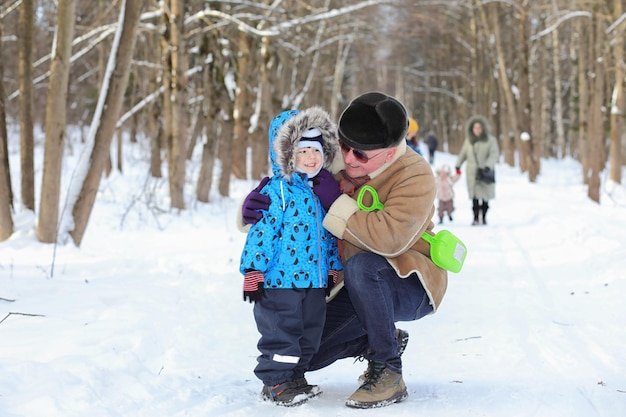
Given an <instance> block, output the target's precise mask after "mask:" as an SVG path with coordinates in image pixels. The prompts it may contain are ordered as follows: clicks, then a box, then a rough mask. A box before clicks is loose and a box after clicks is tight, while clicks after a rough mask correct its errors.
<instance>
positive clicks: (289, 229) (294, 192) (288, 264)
mask: <svg viewBox="0 0 626 417" xmlns="http://www.w3.org/2000/svg"><path fill="white" fill-rule="evenodd" d="M269 141H270V150H269V156H270V161H271V165H272V172H273V176H272V177H271V178H270V179H269V181H267V182H266V184H265V185H264V186H263V188H262V189H261V190H260V193H261V194H263V195H266V196H268V197H269V201H270V203H269V208H268V210H267V212H266V213H264V215H263V217H262V218H261V219H260V220H259V221H258V222H257V223H256V224H254V225H252V227H251V228H250V230H249V231H248V236H247V239H246V243H245V246H244V249H243V252H242V255H241V264H240V271H241V273H242V274H244V300H246V299H249V301H250V302H254V307H253V311H254V319H255V321H256V325H257V329H258V331H259V333H260V334H261V338H260V339H259V342H258V344H257V347H258V349H259V351H260V352H261V355H260V356H259V357H258V358H257V362H258V364H257V366H256V367H255V369H254V373H255V375H256V376H257V377H258V378H259V379H260V380H261V381H263V389H262V391H261V399H262V400H264V401H269V402H273V403H274V404H276V405H283V406H292V405H299V404H302V403H304V402H305V401H307V400H308V399H309V398H311V397H314V396H316V395H319V394H320V393H321V390H320V388H319V387H318V386H317V385H310V384H309V383H308V382H307V380H306V379H305V377H304V373H305V371H306V370H307V369H308V368H309V364H310V360H311V358H312V357H313V355H314V354H315V353H317V351H318V349H319V345H320V341H321V337H322V330H323V329H324V322H325V319H326V293H327V290H329V288H330V287H332V285H333V284H334V283H335V282H336V280H337V276H338V271H341V270H343V266H342V264H341V260H340V259H339V255H338V251H337V239H336V238H335V237H334V236H333V235H331V234H330V232H328V231H327V230H326V229H324V228H323V227H322V220H323V219H324V216H325V215H326V209H325V208H324V207H323V205H322V201H324V200H323V196H322V194H329V193H331V194H336V195H335V196H334V197H335V198H336V197H337V196H338V195H339V194H340V193H341V191H340V189H339V184H338V183H337V181H336V180H335V179H334V178H333V176H332V174H330V173H329V172H328V171H327V168H330V166H331V164H332V161H333V159H334V157H335V155H337V154H338V153H339V139H338V136H337V128H336V126H335V124H334V123H333V122H332V121H331V119H330V116H329V115H328V114H327V113H326V112H325V111H324V110H322V109H321V108H320V107H311V108H308V109H305V110H302V111H299V110H287V111H284V112H282V113H280V114H279V115H277V116H276V117H275V118H274V119H273V120H272V121H271V123H270V128H269ZM318 177H319V178H321V177H324V179H323V181H324V185H323V186H322V187H318V185H319V184H320V180H319V178H318ZM314 184H315V190H316V191H315V192H316V193H318V194H317V195H316V194H315V193H314V191H313V185H314ZM318 195H319V197H318ZM321 198H322V200H321Z"/></svg>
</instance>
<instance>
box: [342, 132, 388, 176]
mask: <svg viewBox="0 0 626 417" xmlns="http://www.w3.org/2000/svg"><path fill="white" fill-rule="evenodd" d="M339 143H340V145H341V155H342V156H343V162H344V163H345V165H346V173H347V174H348V176H350V177H353V178H357V177H363V176H365V175H368V174H369V173H371V172H374V171H376V170H377V169H378V168H380V167H381V166H382V165H383V164H384V163H385V162H387V161H390V160H391V158H393V156H394V155H395V153H396V148H382V149H372V150H370V151H362V150H359V149H354V148H351V147H349V146H348V145H346V144H344V143H343V142H341V141H340V142H339Z"/></svg>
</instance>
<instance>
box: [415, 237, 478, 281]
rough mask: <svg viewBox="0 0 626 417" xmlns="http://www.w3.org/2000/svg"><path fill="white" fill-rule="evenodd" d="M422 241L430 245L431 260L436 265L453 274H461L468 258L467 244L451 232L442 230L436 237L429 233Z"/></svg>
mask: <svg viewBox="0 0 626 417" xmlns="http://www.w3.org/2000/svg"><path fill="white" fill-rule="evenodd" d="M422 239H424V240H425V241H427V242H428V243H430V258H431V259H432V260H433V262H434V263H435V265H437V266H438V267H440V268H443V269H446V270H448V271H451V272H455V273H456V272H460V271H461V268H463V263H464V262H465V257H466V256H467V248H466V247H465V244H464V243H463V242H462V241H461V239H459V238H458V237H456V236H455V235H454V234H453V233H452V232H450V231H449V230H440V231H439V232H437V234H436V235H435V236H431V235H430V234H428V233H424V234H423V235H422Z"/></svg>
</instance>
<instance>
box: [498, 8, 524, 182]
mask: <svg viewBox="0 0 626 417" xmlns="http://www.w3.org/2000/svg"><path fill="white" fill-rule="evenodd" d="M491 27H492V28H493V33H494V38H495V42H496V55H497V61H498V73H499V74H500V87H501V89H502V94H503V97H504V100H505V102H506V109H507V116H508V118H509V123H508V125H509V126H510V128H511V130H512V132H513V138H512V139H513V141H514V143H518V141H519V137H520V131H519V127H518V123H517V111H516V104H515V98H514V97H513V92H512V91H511V84H510V82H509V76H508V74H507V68H506V60H505V59H504V52H503V50H502V41H501V33H500V24H499V22H498V15H497V14H496V13H492V19H491ZM507 142H508V141H507ZM514 150H515V149H511V148H510V147H509V146H507V147H505V153H504V161H505V162H506V163H507V164H508V165H510V166H515V157H514ZM520 168H521V169H522V171H525V169H526V161H525V160H523V161H522V160H520Z"/></svg>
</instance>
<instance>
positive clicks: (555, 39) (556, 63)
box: [552, 1, 566, 159]
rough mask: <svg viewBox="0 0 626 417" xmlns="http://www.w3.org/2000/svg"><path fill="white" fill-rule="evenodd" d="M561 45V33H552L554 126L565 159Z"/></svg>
mask: <svg viewBox="0 0 626 417" xmlns="http://www.w3.org/2000/svg"><path fill="white" fill-rule="evenodd" d="M552 4H553V5H554V12H555V14H556V13H557V12H558V9H557V6H556V3H555V2H554V1H553V2H552ZM560 61H561V45H560V43H559V31H558V30H557V29H554V30H553V31H552V67H553V70H554V80H555V83H554V124H555V127H556V144H557V147H556V149H557V155H556V157H557V159H562V158H564V157H565V153H566V148H565V147H566V144H565V132H564V131H563V98H562V95H563V94H562V92H561V76H562V75H561V64H560Z"/></svg>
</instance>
